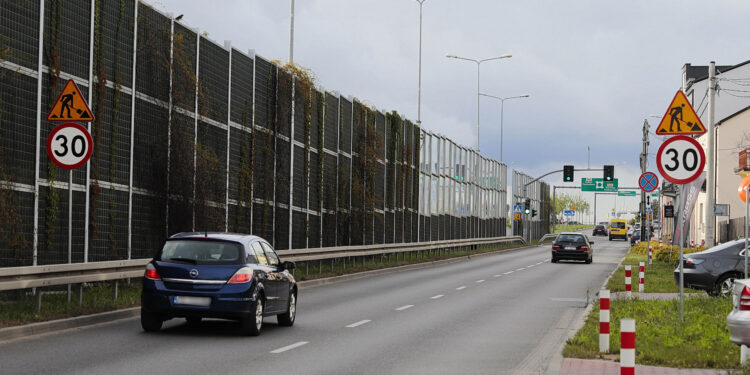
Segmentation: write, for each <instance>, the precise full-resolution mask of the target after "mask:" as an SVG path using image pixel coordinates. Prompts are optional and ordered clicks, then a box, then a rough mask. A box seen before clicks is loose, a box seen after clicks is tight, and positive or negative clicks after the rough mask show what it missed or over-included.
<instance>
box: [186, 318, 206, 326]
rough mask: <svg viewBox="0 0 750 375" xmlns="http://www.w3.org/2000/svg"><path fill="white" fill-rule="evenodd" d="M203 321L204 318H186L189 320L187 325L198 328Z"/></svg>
mask: <svg viewBox="0 0 750 375" xmlns="http://www.w3.org/2000/svg"><path fill="white" fill-rule="evenodd" d="M202 319H203V318H201V317H200V316H190V317H187V318H185V320H187V324H188V325H191V326H197V325H199V324H201V320H202Z"/></svg>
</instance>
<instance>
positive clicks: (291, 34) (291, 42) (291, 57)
mask: <svg viewBox="0 0 750 375" xmlns="http://www.w3.org/2000/svg"><path fill="white" fill-rule="evenodd" d="M289 62H290V63H294V0H292V1H291V11H290V12H289Z"/></svg>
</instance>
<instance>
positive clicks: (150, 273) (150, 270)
mask: <svg viewBox="0 0 750 375" xmlns="http://www.w3.org/2000/svg"><path fill="white" fill-rule="evenodd" d="M145 276H146V278H147V279H149V280H161V276H159V273H158V272H156V267H154V265H153V264H151V263H149V264H147V265H146V275H145Z"/></svg>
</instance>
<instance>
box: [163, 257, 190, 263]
mask: <svg viewBox="0 0 750 375" xmlns="http://www.w3.org/2000/svg"><path fill="white" fill-rule="evenodd" d="M162 261H165V262H168V261H172V262H185V263H190V264H198V261H197V260H195V259H190V258H169V259H162Z"/></svg>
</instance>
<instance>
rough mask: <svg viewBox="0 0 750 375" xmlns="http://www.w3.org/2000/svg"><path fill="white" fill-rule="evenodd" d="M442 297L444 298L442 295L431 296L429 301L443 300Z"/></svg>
mask: <svg viewBox="0 0 750 375" xmlns="http://www.w3.org/2000/svg"><path fill="white" fill-rule="evenodd" d="M443 297H444V296H443V295H442V294H438V295H436V296H432V297H430V299H438V298H443Z"/></svg>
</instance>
